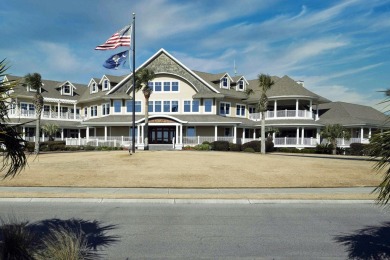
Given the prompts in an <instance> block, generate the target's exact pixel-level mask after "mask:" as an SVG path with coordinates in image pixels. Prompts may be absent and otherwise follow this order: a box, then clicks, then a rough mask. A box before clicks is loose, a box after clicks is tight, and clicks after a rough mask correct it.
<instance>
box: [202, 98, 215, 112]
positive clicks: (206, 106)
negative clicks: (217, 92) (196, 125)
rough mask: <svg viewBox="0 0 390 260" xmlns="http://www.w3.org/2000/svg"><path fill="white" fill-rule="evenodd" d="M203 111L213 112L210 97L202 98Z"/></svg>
mask: <svg viewBox="0 0 390 260" xmlns="http://www.w3.org/2000/svg"><path fill="white" fill-rule="evenodd" d="M204 112H205V113H211V112H213V100H212V99H205V100H204Z"/></svg>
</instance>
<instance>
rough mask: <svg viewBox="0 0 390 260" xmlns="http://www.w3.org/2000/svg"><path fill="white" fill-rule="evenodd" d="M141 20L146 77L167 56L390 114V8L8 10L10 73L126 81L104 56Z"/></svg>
mask: <svg viewBox="0 0 390 260" xmlns="http://www.w3.org/2000/svg"><path fill="white" fill-rule="evenodd" d="M132 13H135V14H136V19H135V21H136V22H135V23H136V25H135V28H136V31H135V42H136V44H135V47H136V67H138V66H140V65H141V64H142V63H144V62H145V61H146V60H147V59H149V58H150V57H151V56H152V55H153V54H155V53H156V52H157V51H158V50H160V49H161V48H164V49H165V50H166V51H168V52H169V53H170V54H172V55H173V56H174V57H176V58H177V59H178V60H179V61H181V62H182V63H183V64H184V65H186V66H187V67H188V68H190V69H193V70H199V71H204V72H209V73H221V72H228V73H229V74H230V75H232V76H233V75H234V74H235V71H236V72H237V75H244V76H245V77H246V78H247V79H256V77H257V75H258V74H260V73H265V74H269V75H275V76H279V77H282V76H284V75H288V76H289V77H291V78H293V79H294V80H302V81H304V84H305V87H306V88H307V89H309V90H311V91H313V92H315V93H317V94H319V95H321V96H323V97H325V98H328V99H330V100H332V101H344V102H350V103H357V104H362V105H369V106H373V107H375V108H377V109H378V110H383V105H380V104H379V103H380V102H381V101H383V100H384V94H383V93H382V92H380V91H383V90H385V89H388V88H390V63H389V62H390V33H389V32H390V0H370V1H367V0H344V1H343V0H327V1H320V0H306V1H305V0H294V1H290V0H272V1H268V0H240V1H237V0H213V1H210V0H187V1H186V0H148V1H142V0H115V1H114V0H83V1H80V0H66V1H53V0H39V1H37V0H12V1H5V0H2V1H0V35H1V37H2V40H1V41H0V59H4V58H6V60H7V61H8V62H9V65H10V66H11V67H10V68H9V70H8V73H10V74H12V75H15V76H24V75H26V74H27V73H34V72H38V73H40V74H41V75H42V78H43V79H49V80H56V81H66V80H69V81H70V82H73V83H83V84H88V82H89V80H90V79H91V78H92V77H95V78H101V77H102V76H103V75H125V74H127V73H129V69H118V70H109V69H106V68H104V67H103V66H102V64H103V63H104V61H105V60H106V59H108V58H109V57H110V56H111V55H113V54H115V53H118V52H120V51H123V50H125V49H124V47H122V48H117V49H115V50H110V51H97V50H94V49H95V47H96V46H97V45H100V44H102V43H104V42H105V41H106V40H107V39H108V38H109V37H110V36H111V35H112V34H114V33H115V32H116V31H118V30H119V29H121V28H123V27H124V26H125V25H127V24H129V23H131V22H132V20H133V15H132Z"/></svg>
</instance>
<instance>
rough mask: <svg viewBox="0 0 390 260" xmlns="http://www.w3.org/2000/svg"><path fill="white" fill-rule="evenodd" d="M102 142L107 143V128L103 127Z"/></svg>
mask: <svg viewBox="0 0 390 260" xmlns="http://www.w3.org/2000/svg"><path fill="white" fill-rule="evenodd" d="M104 141H107V126H104Z"/></svg>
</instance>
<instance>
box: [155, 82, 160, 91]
mask: <svg viewBox="0 0 390 260" xmlns="http://www.w3.org/2000/svg"><path fill="white" fill-rule="evenodd" d="M154 91H155V92H161V82H154Z"/></svg>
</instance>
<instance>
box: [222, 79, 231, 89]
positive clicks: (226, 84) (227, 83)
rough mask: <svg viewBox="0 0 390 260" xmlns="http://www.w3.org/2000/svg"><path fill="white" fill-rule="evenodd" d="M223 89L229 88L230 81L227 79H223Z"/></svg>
mask: <svg viewBox="0 0 390 260" xmlns="http://www.w3.org/2000/svg"><path fill="white" fill-rule="evenodd" d="M221 88H227V89H228V88H229V79H228V78H227V77H223V78H222V81H221Z"/></svg>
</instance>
